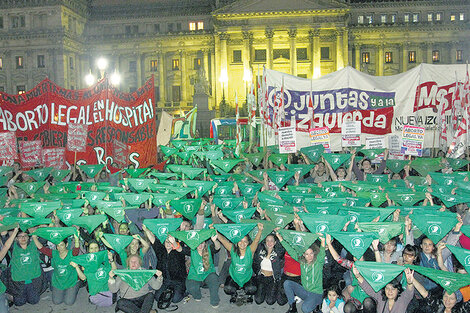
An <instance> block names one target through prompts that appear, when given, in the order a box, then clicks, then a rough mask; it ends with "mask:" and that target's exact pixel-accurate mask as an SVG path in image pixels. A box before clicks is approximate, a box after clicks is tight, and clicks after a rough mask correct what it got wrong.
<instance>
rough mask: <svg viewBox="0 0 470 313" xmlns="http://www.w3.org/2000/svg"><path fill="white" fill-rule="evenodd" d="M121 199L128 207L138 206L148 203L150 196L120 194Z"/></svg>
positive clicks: (144, 194)
mask: <svg viewBox="0 0 470 313" xmlns="http://www.w3.org/2000/svg"><path fill="white" fill-rule="evenodd" d="M120 195H121V197H122V198H123V199H124V201H126V203H127V204H128V205H131V206H140V205H141V204H142V203H144V202H146V201H148V200H149V199H150V196H151V195H152V194H150V193H122V194H120Z"/></svg>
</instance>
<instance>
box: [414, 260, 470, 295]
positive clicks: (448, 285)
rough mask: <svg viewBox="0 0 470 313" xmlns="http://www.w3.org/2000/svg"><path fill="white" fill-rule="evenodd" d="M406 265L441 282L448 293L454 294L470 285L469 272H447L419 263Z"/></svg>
mask: <svg viewBox="0 0 470 313" xmlns="http://www.w3.org/2000/svg"><path fill="white" fill-rule="evenodd" d="M406 267H409V268H411V269H412V270H414V271H416V272H418V273H420V274H421V275H424V276H426V277H427V278H429V279H431V280H432V281H434V282H435V283H437V284H439V285H440V286H441V287H442V288H444V289H445V291H447V293H448V294H452V293H454V292H456V291H457V290H459V289H460V288H462V287H465V286H468V285H470V275H468V274H459V273H452V272H445V271H441V270H435V269H433V268H428V267H422V266H418V265H406Z"/></svg>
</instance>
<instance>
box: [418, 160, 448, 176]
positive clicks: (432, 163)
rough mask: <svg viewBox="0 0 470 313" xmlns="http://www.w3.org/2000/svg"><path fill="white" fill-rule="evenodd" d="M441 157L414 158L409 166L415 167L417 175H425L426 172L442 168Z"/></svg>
mask: <svg viewBox="0 0 470 313" xmlns="http://www.w3.org/2000/svg"><path fill="white" fill-rule="evenodd" d="M441 162H442V159H441V158H416V159H415V160H413V161H411V167H412V168H413V169H415V170H416V171H417V172H418V173H419V175H421V176H426V175H427V174H428V173H432V172H436V171H438V170H440V169H442V168H443V165H442V163H441Z"/></svg>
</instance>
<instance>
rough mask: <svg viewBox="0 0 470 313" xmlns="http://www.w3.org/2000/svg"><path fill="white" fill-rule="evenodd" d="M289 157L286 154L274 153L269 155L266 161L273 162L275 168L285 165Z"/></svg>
mask: <svg viewBox="0 0 470 313" xmlns="http://www.w3.org/2000/svg"><path fill="white" fill-rule="evenodd" d="M288 157H289V155H288V154H287V153H276V154H271V155H270V156H269V157H268V160H269V161H271V162H273V163H274V164H275V165H277V166H281V165H284V164H286V163H287V159H288Z"/></svg>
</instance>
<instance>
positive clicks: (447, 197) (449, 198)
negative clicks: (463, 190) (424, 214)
mask: <svg viewBox="0 0 470 313" xmlns="http://www.w3.org/2000/svg"><path fill="white" fill-rule="evenodd" d="M431 194H432V195H433V196H434V197H437V198H439V199H441V201H442V202H443V203H444V205H445V206H446V207H448V208H450V207H451V206H454V205H456V204H460V203H467V202H469V199H468V198H467V197H463V196H459V195H452V194H446V193H440V192H437V191H433V192H431Z"/></svg>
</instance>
